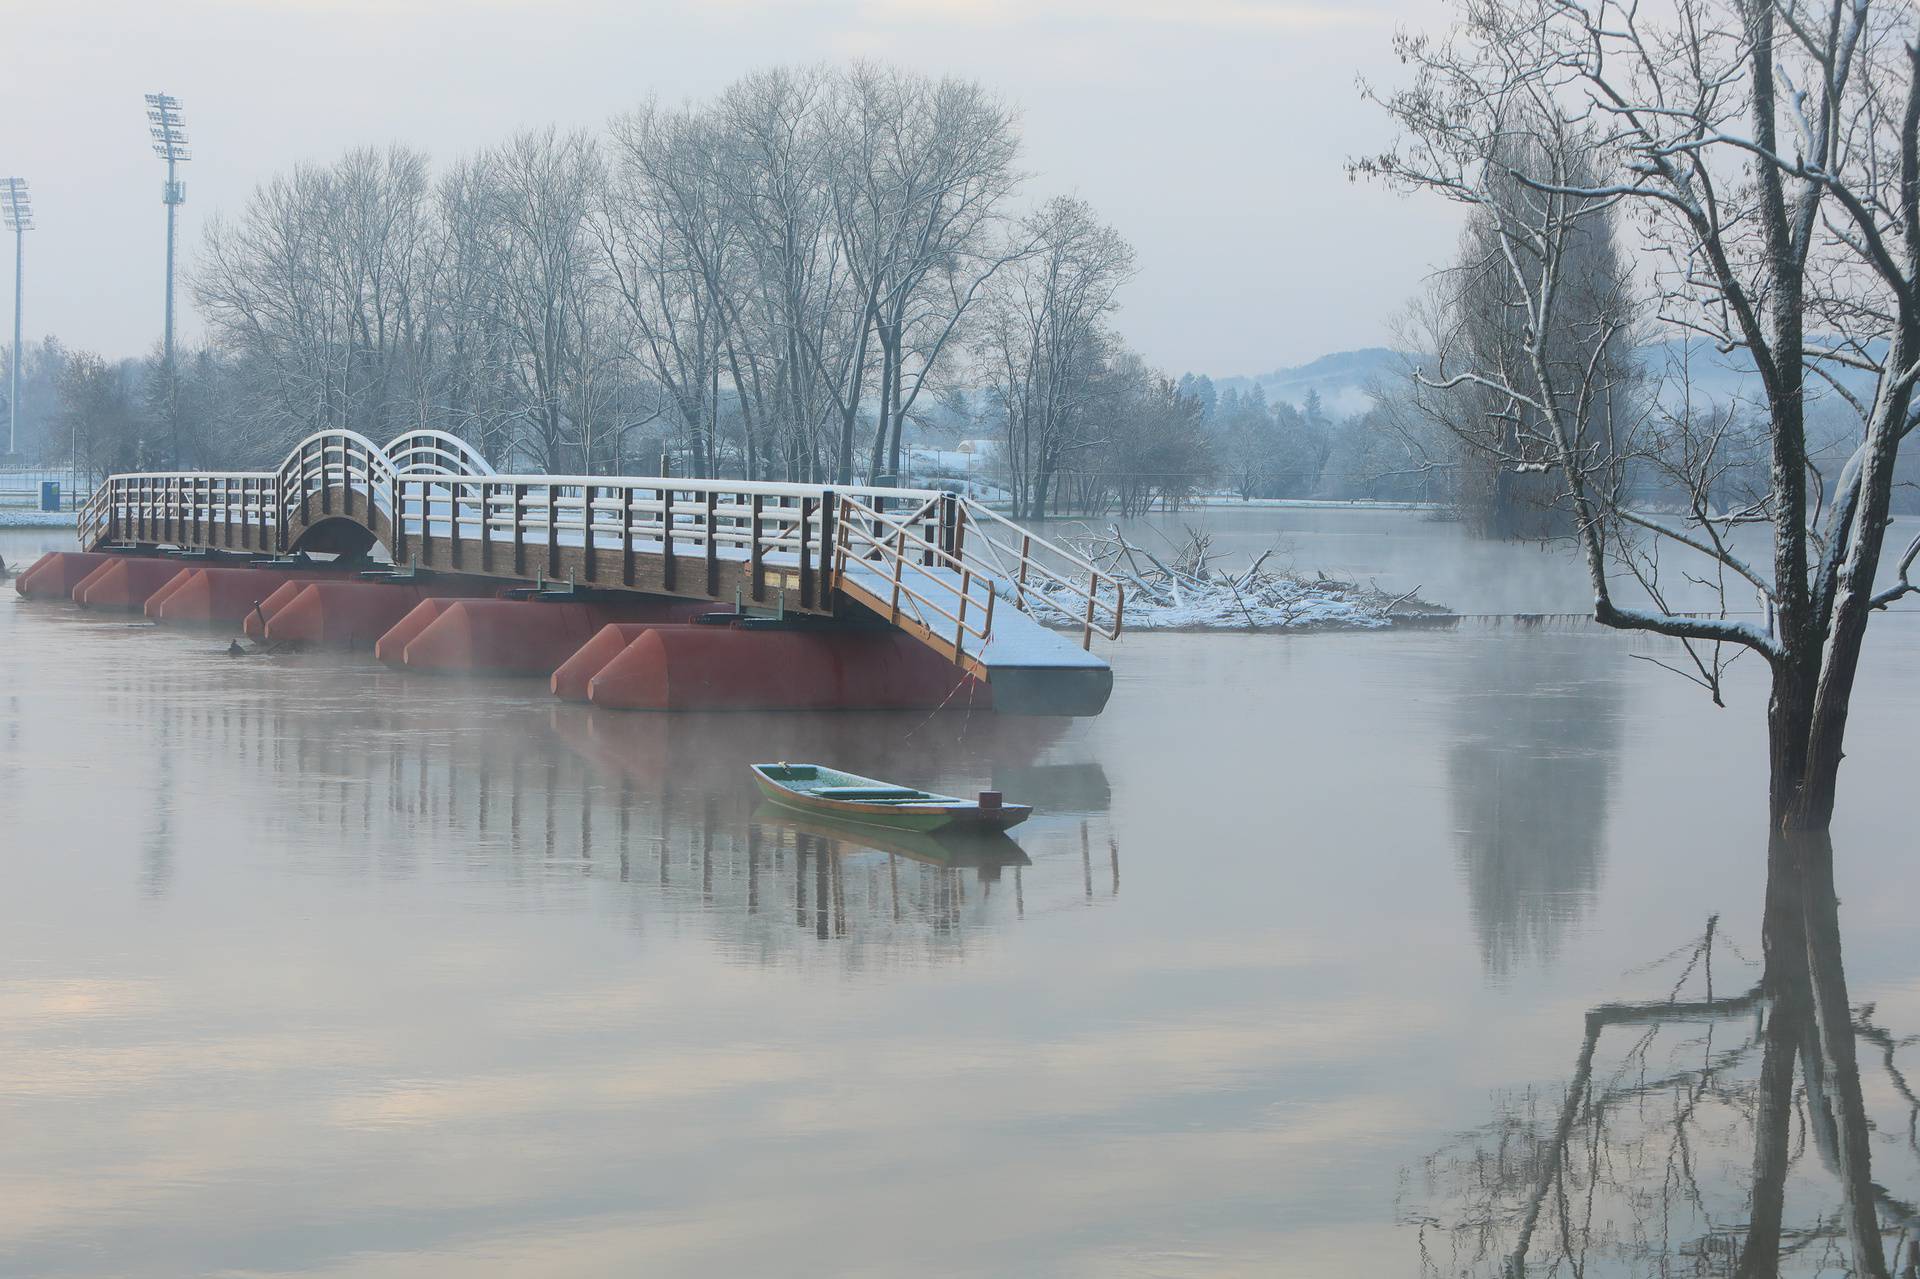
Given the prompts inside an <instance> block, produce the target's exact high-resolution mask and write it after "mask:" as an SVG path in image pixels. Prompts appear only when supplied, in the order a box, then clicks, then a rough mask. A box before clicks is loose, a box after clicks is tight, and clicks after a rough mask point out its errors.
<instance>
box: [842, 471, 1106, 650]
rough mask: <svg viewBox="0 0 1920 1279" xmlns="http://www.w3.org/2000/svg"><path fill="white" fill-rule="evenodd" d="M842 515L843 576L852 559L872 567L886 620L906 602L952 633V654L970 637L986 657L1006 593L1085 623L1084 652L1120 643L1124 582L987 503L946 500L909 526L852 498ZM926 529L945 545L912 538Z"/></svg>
mask: <svg viewBox="0 0 1920 1279" xmlns="http://www.w3.org/2000/svg"><path fill="white" fill-rule="evenodd" d="M840 512H841V514H840V522H841V526H842V528H843V529H844V530H845V532H844V533H843V534H842V537H841V542H840V554H839V568H838V569H836V572H839V571H844V570H845V568H846V567H847V565H848V562H849V559H850V558H854V557H857V558H858V559H860V560H862V561H867V562H868V564H867V567H869V568H870V569H872V570H873V571H874V572H877V573H879V574H880V575H881V576H882V577H883V578H884V579H886V581H887V585H888V591H887V599H886V609H885V612H886V614H887V616H888V619H889V620H890V621H893V622H894V623H895V624H896V625H897V624H899V619H900V616H901V600H902V599H904V600H906V601H907V604H908V607H909V609H910V610H930V611H932V612H934V613H936V614H938V616H939V617H940V618H941V620H942V621H945V622H949V623H951V624H952V626H953V628H954V638H953V640H952V643H951V647H952V648H954V649H956V650H958V649H960V648H961V647H963V641H964V639H965V638H966V637H967V636H969V635H971V636H974V637H975V638H977V639H978V640H979V641H980V645H981V646H982V647H983V648H984V646H985V643H986V641H987V639H988V638H989V636H990V635H991V633H992V617H993V600H994V598H995V597H996V596H997V595H998V594H1000V593H1001V592H1002V591H1005V592H1007V593H1008V594H1009V597H1010V598H1011V599H1012V601H1013V603H1014V605H1015V607H1017V608H1019V609H1020V610H1021V611H1022V612H1027V613H1035V614H1039V615H1041V616H1043V617H1044V618H1046V619H1047V620H1053V621H1071V622H1073V623H1074V624H1076V629H1078V630H1079V632H1080V643H1081V647H1083V648H1091V647H1092V646H1093V637H1094V636H1095V635H1102V636H1105V637H1106V638H1108V639H1117V638H1119V635H1120V628H1121V625H1122V621H1123V617H1124V615H1125V611H1126V591H1125V588H1124V587H1123V586H1122V585H1121V584H1120V582H1119V581H1118V580H1116V579H1115V578H1113V577H1111V576H1109V575H1108V574H1106V573H1102V572H1101V571H1100V570H1099V569H1098V568H1096V567H1095V566H1094V565H1093V564H1092V563H1090V562H1088V561H1087V560H1086V559H1084V558H1083V557H1081V556H1079V555H1076V554H1074V553H1073V552H1072V551H1069V550H1066V549H1064V548H1062V547H1059V546H1056V545H1054V544H1053V543H1052V542H1049V541H1047V540H1046V539H1045V538H1042V537H1040V536H1038V535H1037V534H1034V533H1033V532H1031V531H1029V530H1027V529H1024V528H1021V527H1020V526H1019V525H1018V524H1015V523H1014V522H1013V521H1011V520H1009V519H1007V518H1006V517H1004V516H1002V515H1000V514H999V513H997V512H995V511H991V510H989V509H987V508H986V507H984V506H982V505H981V504H979V503H978V502H973V501H970V500H968V499H966V498H961V497H957V496H956V495H954V494H950V493H942V494H938V495H936V496H935V497H934V498H933V499H932V500H931V501H929V502H928V503H927V504H926V505H925V506H923V507H920V508H915V509H913V510H911V511H910V512H905V513H903V514H904V516H905V518H904V519H903V518H902V515H901V514H888V513H887V512H885V511H882V510H878V509H875V508H874V507H872V506H869V505H867V504H865V503H863V502H861V501H860V500H859V499H858V498H856V497H853V496H849V495H843V496H842V497H841V499H840ZM918 522H928V523H932V524H935V525H937V526H938V528H939V530H940V534H939V537H938V539H937V540H930V539H928V538H926V537H923V536H920V535H918V534H916V533H914V532H912V531H911V528H910V525H911V524H914V523H918ZM976 586H982V587H984V589H985V591H986V598H985V600H984V601H978V600H976V599H975V598H974V588H975V587H976ZM943 603H944V604H948V605H951V608H948V607H943V606H942V605H943ZM983 608H984V618H982V617H981V612H982V609H983ZM969 611H972V612H973V614H974V616H975V618H976V624H974V625H970V624H969V623H968V620H967V618H968V613H969ZM920 620H921V621H922V622H923V624H924V623H925V622H926V621H927V620H928V619H925V618H924V616H922V618H921V619H920Z"/></svg>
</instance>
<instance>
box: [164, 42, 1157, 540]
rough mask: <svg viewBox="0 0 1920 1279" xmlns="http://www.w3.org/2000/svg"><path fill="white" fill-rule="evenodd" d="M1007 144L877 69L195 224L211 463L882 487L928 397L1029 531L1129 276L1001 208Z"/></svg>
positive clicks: (415, 169)
mask: <svg viewBox="0 0 1920 1279" xmlns="http://www.w3.org/2000/svg"><path fill="white" fill-rule="evenodd" d="M1019 145H1020V140H1019V134H1018V129H1017V124H1016V120H1015V117H1014V114H1013V112H1012V111H1011V110H1010V109H1009V108H1008V107H1006V106H1005V105H1004V104H1002V103H1001V102H999V101H998V100H996V99H995V98H994V97H993V96H992V95H990V94H989V93H987V92H986V91H985V90H984V89H983V88H982V87H981V86H979V85H978V84H975V83H972V82H969V81H964V80H954V79H946V80H933V79H928V78H926V77H923V76H919V75H916V74H912V73H908V72H904V71H900V70H897V69H893V68H888V67H884V66H876V65H871V64H864V63H856V64H852V65H850V66H847V67H844V68H811V69H798V70H790V69H778V70H770V71H765V72H761V73H758V74H754V75H750V76H748V77H746V78H744V79H742V80H740V81H738V82H737V83H735V84H734V85H732V86H731V87H730V88H728V89H727V90H726V91H725V92H723V93H721V94H720V95H719V96H718V97H717V98H715V99H714V100H712V101H710V102H706V103H701V104H694V105H687V106H681V107H666V106H661V105H657V104H649V105H646V106H643V107H642V108H640V109H639V110H637V111H635V112H633V113H631V114H629V115H626V116H623V117H621V118H619V119H616V120H615V121H613V122H612V124H611V125H610V127H609V129H608V130H607V132H606V134H605V135H604V136H603V137H593V136H589V135H587V134H585V133H566V132H561V131H558V130H555V129H541V130H535V131H531V132H527V133H523V134H521V135H519V136H517V137H515V138H513V139H512V140H510V141H508V142H506V143H504V144H501V145H499V146H496V147H493V148H490V149H487V150H485V151H483V152H481V153H479V154H477V155H473V156H470V157H467V158H464V159H462V160H460V161H458V162H456V163H454V164H452V165H451V166H450V167H448V168H446V169H445V170H444V171H443V172H441V173H439V174H438V175H437V176H436V175H435V174H434V173H433V172H432V171H431V169H430V166H429V164H428V161H427V158H426V157H425V156H424V155H422V154H421V153H419V152H417V151H414V150H412V149H409V148H407V147H403V146H395V147H392V148H390V149H388V150H386V151H384V152H383V151H376V150H359V151H354V152H350V153H349V154H347V155H346V156H344V157H342V158H341V159H340V160H339V161H337V162H335V163H333V164H331V165H324V166H319V165H310V166H302V167H299V168H296V169H294V170H293V171H291V172H290V173H287V174H284V175H281V176H279V177H276V178H275V179H273V180H272V181H270V182H268V183H267V184H265V185H264V186H263V187H261V188H260V189H259V191H258V192H257V193H256V195H255V197H254V198H253V200H252V201H251V203H250V204H249V205H248V206H247V208H246V209H245V210H244V212H242V213H241V214H239V215H238V216H237V217H234V218H231V219H216V220H215V221H214V223H213V224H212V225H211V226H210V228H209V231H208V234H207V239H206V245H205V249H204V251H203V253H202V255H201V258H200V260H199V262H198V265H197V267H196V269H195V272H194V292H195V296H196V298H197V300H198V302H199V305H200V308H201V310H202V313H203V314H204V315H205V316H206V318H207V320H208V323H209V326H210V330H211V333H212V335H213V339H214V341H215V343H216V345H217V347H218V349H219V350H220V351H221V352H222V354H223V355H224V356H226V357H228V358H229V359H230V360H231V361H233V362H234V363H235V364H236V366H237V369H238V382H239V384H240V388H241V398H242V407H241V408H240V409H239V410H238V411H237V412H236V413H235V415H234V423H233V426H232V429H231V431H230V432H229V436H230V438H229V439H228V440H227V441H225V444H226V447H225V448H224V449H223V450H222V451H223V452H224V453H226V454H227V455H228V456H229V457H231V456H232V455H233V454H235V453H236V452H237V453H256V454H265V453H272V452H274V451H276V450H278V449H280V448H283V447H284V446H285V444H286V442H287V441H288V440H289V439H290V438H295V437H297V436H298V435H299V434H302V433H305V432H309V431H312V430H316V429H325V428H334V427H343V428H351V429H354V430H359V431H361V432H362V433H364V434H368V435H370V436H374V437H376V438H384V437H385V436H387V435H390V434H393V433H396V432H398V431H400V430H403V429H409V428H413V427H418V426H431V427H439V428H443V429H448V430H452V431H455V432H457V433H460V434H462V435H465V436H466V437H467V438H469V439H471V440H472V441H473V442H475V443H476V444H478V445H479V446H480V447H481V448H482V449H483V450H485V451H486V452H487V453H488V454H489V455H490V456H492V457H494V458H495V459H496V460H497V461H500V462H503V463H507V464H510V465H525V466H532V467H537V468H542V469H547V470H571V469H582V470H603V469H618V468H621V467H631V466H635V465H641V466H646V467H650V466H651V465H652V459H649V458H645V457H644V456H643V455H642V454H641V453H640V452H638V451H636V450H638V449H640V448H641V447H642V446H644V445H648V444H652V445H655V446H657V444H658V443H659V442H660V441H662V440H664V441H666V442H668V443H669V444H670V445H671V446H672V448H673V449H674V451H675V454H676V458H677V461H678V465H680V466H681V467H683V468H685V469H687V470H689V471H691V472H692V473H694V474H697V475H710V474H718V473H721V472H722V471H723V470H724V471H728V472H730V473H736V474H738V473H745V474H750V475H754V476H770V477H779V478H790V479H819V480H828V479H831V480H837V481H840V482H845V481H847V480H850V479H852V478H853V477H855V476H858V475H866V476H880V475H888V474H897V473H898V472H899V469H900V459H901V446H902V433H903V430H904V429H905V428H906V426H907V425H908V424H909V423H912V422H915V421H918V420H920V419H921V417H922V415H923V414H924V413H926V412H927V411H928V410H929V409H931V408H932V407H933V406H935V405H936V404H938V403H940V402H941V401H942V400H943V397H945V396H946V393H948V392H950V391H951V390H953V389H954V388H957V387H962V386H965V387H969V388H984V389H985V394H984V395H982V396H976V397H973V401H974V402H975V403H976V404H978V405H979V406H980V412H981V414H982V415H983V416H986V417H988V418H990V419H991V420H990V421H989V422H985V423H980V425H982V426H986V427H988V428H989V429H990V430H992V431H993V433H995V434H998V435H1001V436H1003V438H1004V443H1005V446H1006V455H1007V459H1008V461H1009V464H1010V466H1011V470H1012V475H1013V482H1014V484H1015V488H1016V497H1017V501H1018V504H1019V505H1020V506H1021V507H1022V508H1023V509H1027V508H1031V509H1036V510H1037V509H1039V508H1041V507H1042V506H1044V505H1045V503H1046V500H1047V496H1048V493H1049V490H1050V487H1051V486H1052V485H1053V484H1055V483H1056V481H1057V476H1058V474H1059V472H1060V470H1061V469H1062V466H1063V464H1064V463H1065V461H1066V460H1067V459H1068V458H1069V457H1070V456H1072V455H1073V454H1074V453H1075V451H1076V450H1083V449H1084V448H1086V447H1087V446H1088V444H1089V442H1090V441H1092V440H1093V439H1095V438H1096V437H1097V436H1098V435H1099V433H1100V432H1099V431H1098V430H1095V429H1093V428H1092V427H1091V426H1090V425H1089V424H1088V423H1086V422H1085V421H1084V420H1083V418H1084V413H1085V407H1086V404H1087V402H1088V399H1089V395H1090V391H1089V387H1090V385H1091V384H1092V382H1093V381H1094V380H1095V378H1096V377H1097V375H1098V373H1099V371H1100V370H1101V369H1102V368H1103V367H1104V366H1105V364H1106V362H1107V361H1108V360H1109V359H1110V358H1111V357H1112V355H1113V353H1114V350H1115V348H1116V345H1117V344H1116V342H1115V339H1114V338H1113V336H1112V335H1111V333H1110V332H1109V331H1108V327H1107V324H1108V320H1109V319H1110V316H1111V314H1112V311H1113V308H1114V294H1115V291H1116V289H1117V288H1118V287H1119V286H1120V284H1121V283H1123V282H1124V281H1125V280H1126V278H1127V277H1128V276H1129V275H1130V274H1131V271H1132V263H1133V254H1132V250H1131V249H1130V248H1129V247H1128V246H1127V244H1126V243H1125V242H1124V241H1123V240H1122V239H1121V238H1120V237H1119V236H1118V234H1116V233H1115V232H1114V231H1113V230H1112V229H1111V228H1109V227H1107V226H1105V225H1103V224H1102V223H1101V222H1100V221H1099V219H1098V218H1097V217H1096V216H1095V214H1094V213H1093V211H1092V210H1091V209H1090V208H1089V207H1088V206H1087V205H1086V204H1084V203H1083V202H1081V201H1078V200H1074V199H1067V198H1061V199H1055V200H1052V201H1050V202H1046V203H1043V204H1041V205H1039V206H1038V207H1035V208H1029V209H1025V210H1024V211H1023V210H1022V209H1021V208H1017V207H1016V204H1015V201H1016V200H1017V199H1018V198H1019V197H1018V188H1019V187H1020V185H1021V183H1022V180H1023V174H1022V173H1021V171H1020V170H1019V168H1018V167H1017V160H1018V154H1019Z"/></svg>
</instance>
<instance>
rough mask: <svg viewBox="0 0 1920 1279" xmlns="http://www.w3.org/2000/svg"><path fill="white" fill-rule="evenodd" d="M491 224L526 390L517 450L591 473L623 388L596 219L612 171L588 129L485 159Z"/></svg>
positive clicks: (527, 140) (506, 315)
mask: <svg viewBox="0 0 1920 1279" xmlns="http://www.w3.org/2000/svg"><path fill="white" fill-rule="evenodd" d="M485 165H486V169H485V173H486V182H487V187H488V191H489V193H490V197H491V198H490V200H489V203H488V213H489V221H488V229H489V232H490V234H491V235H492V236H493V237H494V246H495V254H496V256H497V260H499V261H500V262H502V263H503V264H504V266H505V270H504V271H503V273H502V274H501V276H500V278H499V293H498V308H499V319H500V323H501V326H502V333H503V335H504V347H503V349H504V352H505V354H506V355H507V356H508V361H509V362H508V369H509V371H510V376H511V379H512V384H513V387H514V389H515V391H516V392H517V398H518V401H519V403H518V408H517V411H516V413H515V415H514V418H515V422H516V425H517V428H518V433H517V435H516V437H515V439H514V441H513V445H512V447H513V449H514V450H516V451H517V452H519V453H521V454H522V455H524V456H526V457H528V458H530V459H532V460H533V462H534V463H535V464H536V465H538V466H540V467H543V468H545V469H547V470H561V469H564V468H565V467H566V465H567V463H568V462H569V461H570V460H577V461H578V462H579V465H580V466H581V467H582V468H583V469H584V468H585V466H586V464H587V457H588V455H589V454H590V453H591V452H592V450H593V440H594V432H595V430H596V428H597V427H598V426H599V414H600V411H601V409H602V408H603V407H604V406H605V403H606V401H607V399H608V398H609V397H610V395H611V394H612V392H613V390H614V378H613V375H612V372H611V367H610V366H611V364H612V355H611V352H610V351H609V349H608V344H607V342H606V335H607V333H608V330H609V326H608V325H607V323H606V322H605V316H604V310H603V307H604V303H605V300H606V299H605V289H604V283H605V281H604V278H603V274H604V258H603V256H602V254H601V252H600V246H599V245H598V244H597V243H596V242H595V241H594V238H593V236H592V233H591V229H590V227H589V223H588V217H589V214H590V212H591V210H592V208H593V205H594V202H595V201H596V199H597V198H598V192H599V188H600V185H601V183H602V182H603V181H604V174H603V170H602V167H601V161H600V152H599V148H598V146H596V145H595V143H594V142H593V140H592V139H590V138H589V137H587V135H586V134H584V133H567V134H562V133H560V132H558V131H557V130H555V129H552V128H547V129H537V130H532V131H529V132H526V133H522V134H520V135H519V136H517V137H515V138H514V139H512V140H511V141H509V142H508V143H506V144H505V145H504V146H501V147H498V148H496V149H494V150H493V151H491V152H489V153H488V154H487V156H486V157H485Z"/></svg>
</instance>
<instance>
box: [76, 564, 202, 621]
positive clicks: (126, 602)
mask: <svg viewBox="0 0 1920 1279" xmlns="http://www.w3.org/2000/svg"><path fill="white" fill-rule="evenodd" d="M192 571H193V570H191V569H186V568H182V567H181V566H180V561H179V560H162V559H151V558H149V557H147V556H144V555H115V556H113V557H111V559H110V560H109V562H108V563H105V564H102V565H101V566H100V567H99V568H97V569H95V570H94V571H93V572H91V573H89V574H87V576H86V577H84V578H82V579H81V580H80V582H79V583H77V584H76V585H75V586H74V588H73V602H74V603H76V604H78V605H80V606H81V607H83V608H113V609H137V608H140V607H141V606H142V605H144V604H145V603H146V602H147V601H148V600H149V599H151V598H152V597H153V593H154V592H155V591H157V590H159V589H160V588H161V587H163V586H165V585H166V584H167V583H168V582H171V581H172V580H173V579H174V578H176V577H178V576H179V575H180V574H182V573H188V572H192Z"/></svg>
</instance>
